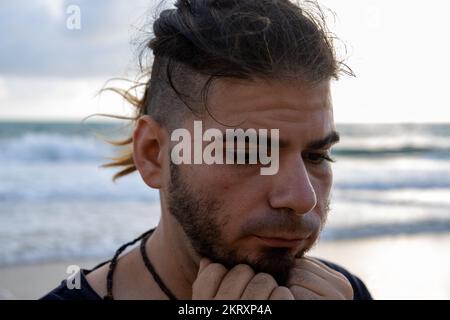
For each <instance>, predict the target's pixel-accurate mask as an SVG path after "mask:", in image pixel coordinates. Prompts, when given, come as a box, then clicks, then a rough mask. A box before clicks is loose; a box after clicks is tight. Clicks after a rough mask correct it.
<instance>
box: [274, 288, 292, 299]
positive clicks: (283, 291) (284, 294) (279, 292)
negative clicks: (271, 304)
mask: <svg viewBox="0 0 450 320" xmlns="http://www.w3.org/2000/svg"><path fill="white" fill-rule="evenodd" d="M294 299H295V298H294V295H293V294H292V292H291V290H289V288H287V287H276V288H275V289H274V290H273V291H272V294H271V295H270V297H269V300H294Z"/></svg>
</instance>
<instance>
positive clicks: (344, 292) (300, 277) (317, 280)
mask: <svg viewBox="0 0 450 320" xmlns="http://www.w3.org/2000/svg"><path fill="white" fill-rule="evenodd" d="M287 287H288V288H289V289H290V290H291V292H292V294H293V295H294V298H295V299H296V300H325V299H327V300H352V299H353V288H352V286H351V284H350V282H349V281H348V279H347V278H346V277H345V276H344V275H342V274H341V273H340V272H337V271H335V270H333V269H331V268H329V267H328V266H326V265H324V264H323V263H322V262H320V261H317V260H316V259H312V258H308V257H304V258H302V259H298V260H297V261H296V264H295V267H294V268H292V269H291V271H290V273H289V278H288V281H287Z"/></svg>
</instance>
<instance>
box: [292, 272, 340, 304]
mask: <svg viewBox="0 0 450 320" xmlns="http://www.w3.org/2000/svg"><path fill="white" fill-rule="evenodd" d="M287 286H288V287H291V286H299V287H303V288H306V289H309V290H310V291H312V292H314V293H316V294H317V295H319V296H321V297H326V298H327V299H344V296H343V295H341V294H340V293H339V291H338V290H336V288H335V284H334V283H332V282H329V281H327V280H325V279H323V278H321V277H319V276H318V275H317V274H315V273H313V272H311V271H309V270H306V269H302V268H300V267H298V268H294V269H292V270H291V271H290V273H289V278H288V281H287Z"/></svg>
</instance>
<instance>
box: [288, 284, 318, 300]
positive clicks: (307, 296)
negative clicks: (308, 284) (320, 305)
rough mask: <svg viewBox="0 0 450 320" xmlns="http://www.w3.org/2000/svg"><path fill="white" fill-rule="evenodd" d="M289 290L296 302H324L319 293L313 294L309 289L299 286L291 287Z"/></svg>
mask: <svg viewBox="0 0 450 320" xmlns="http://www.w3.org/2000/svg"><path fill="white" fill-rule="evenodd" d="M289 290H290V291H291V292H292V294H293V296H294V298H295V300H322V299H323V298H322V297H321V296H319V295H318V294H317V293H315V292H312V291H311V290H309V289H306V288H303V287H299V286H291V287H289Z"/></svg>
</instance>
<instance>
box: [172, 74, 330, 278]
mask: <svg viewBox="0 0 450 320" xmlns="http://www.w3.org/2000/svg"><path fill="white" fill-rule="evenodd" d="M208 107H209V110H210V113H211V115H212V116H213V117H214V119H216V120H217V121H219V122H220V123H218V122H217V121H216V120H214V119H213V118H212V117H211V116H208V117H205V118H204V119H202V121H203V130H204V131H205V130H206V129H208V128H217V129H220V130H221V131H222V132H225V130H226V129H230V128H242V129H244V130H246V129H248V128H254V129H256V130H258V129H268V131H269V132H270V129H279V136H280V148H279V170H278V173H277V174H275V175H261V173H260V168H261V166H262V165H261V164H250V165H248V164H246V165H243V164H213V165H207V164H189V165H188V164H183V165H175V164H173V163H171V165H170V169H171V174H170V176H171V181H170V183H169V188H168V194H167V195H166V199H167V203H168V209H169V211H170V213H171V214H172V215H173V216H174V217H175V218H176V220H177V221H178V223H180V225H181V227H182V228H183V230H184V232H185V233H186V235H187V237H188V238H189V239H190V240H191V243H192V246H193V248H194V249H195V250H196V251H197V253H198V254H199V255H200V256H201V257H208V258H210V259H211V260H213V261H215V262H219V263H222V264H223V265H225V266H227V267H232V266H234V265H236V264H239V263H245V264H248V265H250V266H251V267H253V268H254V270H255V271H257V272H267V273H270V274H272V275H273V276H274V277H275V278H276V279H277V280H278V282H279V283H284V282H285V280H286V276H287V273H288V272H287V271H288V270H289V269H290V268H291V267H292V266H293V263H294V260H295V259H296V258H300V257H301V256H302V255H303V254H304V253H305V252H306V251H307V250H308V249H310V248H311V247H312V246H313V244H314V243H315V242H316V240H317V239H318V236H319V233H320V231H321V229H322V227H323V225H324V223H325V220H326V216H327V211H328V205H329V196H330V189H331V185H332V171H331V167H330V163H329V162H328V161H327V160H324V159H323V157H324V156H327V155H329V152H330V147H331V145H332V143H328V144H326V145H322V146H320V145H319V146H317V145H316V146H313V145H311V144H312V143H313V142H317V141H319V140H322V139H323V138H325V137H327V136H329V135H330V133H332V132H334V131H335V126H334V121H333V112H332V106H331V98H330V89H329V81H324V82H322V83H320V84H318V85H316V86H314V87H308V86H305V85H303V84H302V83H296V82H291V83H287V82H280V81H270V82H269V81H262V80H260V81H257V82H249V81H238V80H226V81H225V80H220V81H218V82H216V83H215V85H214V86H213V87H212V88H211V91H210V94H209V100H208ZM193 121H194V119H192V120H189V121H187V122H186V126H185V128H187V129H188V130H190V131H191V135H192V137H193V136H194V134H193V127H194V125H193ZM224 124H225V125H229V126H230V127H227V126H224ZM203 145H205V143H204V144H203ZM274 238H279V239H280V241H278V240H277V239H274ZM287 240H292V241H287Z"/></svg>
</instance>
